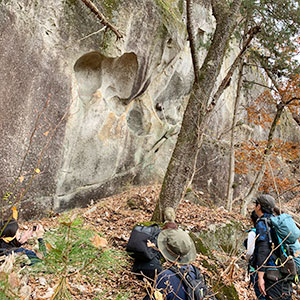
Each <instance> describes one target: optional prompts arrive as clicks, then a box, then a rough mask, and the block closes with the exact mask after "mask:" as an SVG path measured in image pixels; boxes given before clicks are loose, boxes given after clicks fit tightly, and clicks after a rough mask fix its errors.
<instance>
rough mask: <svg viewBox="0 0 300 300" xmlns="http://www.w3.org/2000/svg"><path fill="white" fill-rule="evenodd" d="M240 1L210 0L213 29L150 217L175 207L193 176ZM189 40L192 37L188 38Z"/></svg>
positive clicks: (161, 216)
mask: <svg viewBox="0 0 300 300" xmlns="http://www.w3.org/2000/svg"><path fill="white" fill-rule="evenodd" d="M188 3H189V1H188ZM240 4H241V0H234V1H233V2H232V4H231V6H230V8H229V6H228V5H227V4H226V2H224V1H223V0H218V1H217V0H213V1H212V6H213V13H214V15H215V17H216V21H217V26H216V30H215V32H214V37H213V40H212V43H211V46H210V48H209V50H208V53H207V55H206V58H205V60H204V63H203V65H202V67H201V69H200V71H199V79H198V81H195V82H194V85H193V88H192V93H191V96H190V99H189V102H188V104H187V107H186V110H185V112H184V116H183V121H182V125H181V130H180V132H179V135H178V139H177V143H176V145H175V148H174V151H173V154H172V157H171V159H170V162H169V165H168V168H167V171H166V175H165V178H164V181H163V185H162V188H161V192H160V196H159V201H158V203H157V206H156V208H155V211H154V214H153V216H152V220H156V221H158V220H159V221H162V220H163V214H162V212H163V210H164V208H165V207H167V206H169V207H173V208H174V209H175V210H176V208H177V206H178V204H179V203H180V201H181V199H182V198H183V196H184V194H185V191H186V188H187V186H188V184H189V183H190V182H191V181H192V179H193V174H194V170H195V164H196V162H197V157H198V152H199V149H200V147H201V141H202V135H203V128H204V125H205V120H206V114H207V106H208V102H209V99H210V97H211V94H212V90H213V87H214V85H215V82H216V79H217V76H218V75H219V73H220V69H221V66H222V63H223V58H224V54H225V51H226V49H227V47H228V43H229V39H230V37H231V34H232V31H233V29H234V27H235V25H236V19H237V15H238V12H239V8H240ZM190 22H191V20H190ZM188 26H189V24H188ZM191 41H192V39H190V42H191ZM194 66H195V63H194ZM158 217H159V218H158Z"/></svg>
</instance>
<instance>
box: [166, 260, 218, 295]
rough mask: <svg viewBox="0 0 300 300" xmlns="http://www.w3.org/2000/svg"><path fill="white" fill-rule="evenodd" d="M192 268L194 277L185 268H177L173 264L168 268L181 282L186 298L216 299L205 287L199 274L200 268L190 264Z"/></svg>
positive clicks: (203, 280)
mask: <svg viewBox="0 0 300 300" xmlns="http://www.w3.org/2000/svg"><path fill="white" fill-rule="evenodd" d="M191 266H192V268H193V272H194V273H195V275H196V276H195V279H194V278H193V277H192V276H191V275H190V272H192V271H190V272H186V270H184V269H182V268H178V267H176V266H173V267H171V268H170V270H171V271H173V272H174V273H175V274H176V275H177V276H178V277H179V278H180V279H181V280H182V282H183V284H184V286H185V289H186V292H187V299H188V300H202V299H211V300H216V298H215V297H214V296H210V295H212V293H211V292H210V291H209V289H208V288H207V285H206V283H205V279H204V277H203V276H202V275H201V273H200V270H199V269H198V268H197V267H195V266H193V265H191Z"/></svg>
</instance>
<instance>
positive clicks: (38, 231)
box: [35, 224, 45, 239]
mask: <svg viewBox="0 0 300 300" xmlns="http://www.w3.org/2000/svg"><path fill="white" fill-rule="evenodd" d="M44 233H45V230H44V228H43V226H42V225H41V224H39V225H37V226H36V231H35V234H36V237H37V238H38V239H40V238H42V237H43V235H44Z"/></svg>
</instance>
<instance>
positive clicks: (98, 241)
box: [91, 234, 107, 248]
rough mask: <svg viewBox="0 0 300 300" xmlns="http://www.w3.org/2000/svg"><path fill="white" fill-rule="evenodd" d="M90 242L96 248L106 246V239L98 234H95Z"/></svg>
mask: <svg viewBox="0 0 300 300" xmlns="http://www.w3.org/2000/svg"><path fill="white" fill-rule="evenodd" d="M91 242H92V244H93V245H94V246H95V247H96V248H100V247H101V248H105V247H106V246H107V240H106V239H105V238H102V237H100V236H99V235H98V234H95V235H94V236H93V237H92V238H91Z"/></svg>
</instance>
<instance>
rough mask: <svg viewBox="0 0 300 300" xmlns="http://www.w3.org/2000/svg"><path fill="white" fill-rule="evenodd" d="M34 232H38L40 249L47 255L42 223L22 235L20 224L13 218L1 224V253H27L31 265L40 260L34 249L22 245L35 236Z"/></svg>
mask: <svg viewBox="0 0 300 300" xmlns="http://www.w3.org/2000/svg"><path fill="white" fill-rule="evenodd" d="M33 232H35V233H36V234H35V235H36V237H37V239H38V242H39V249H40V251H41V252H42V253H43V254H44V255H45V253H46V248H45V244H44V241H43V238H42V237H43V234H44V228H43V226H42V225H37V226H36V227H34V228H32V229H29V230H27V231H25V232H24V233H23V234H22V235H21V234H20V232H19V224H18V222H17V221H16V220H14V219H12V220H10V221H9V222H8V221H4V222H2V223H1V224H0V234H1V235H0V255H9V254H10V253H12V252H15V253H25V254H26V255H27V257H28V258H29V259H30V265H33V264H35V263H36V262H38V261H39V260H40V258H38V256H37V254H36V253H35V252H34V251H32V250H28V249H25V248H23V247H22V246H23V245H24V244H25V243H26V242H27V240H28V239H29V238H31V237H32V236H33Z"/></svg>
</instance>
